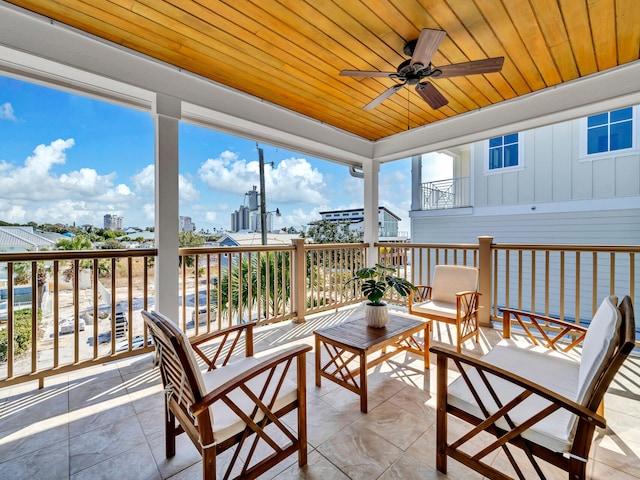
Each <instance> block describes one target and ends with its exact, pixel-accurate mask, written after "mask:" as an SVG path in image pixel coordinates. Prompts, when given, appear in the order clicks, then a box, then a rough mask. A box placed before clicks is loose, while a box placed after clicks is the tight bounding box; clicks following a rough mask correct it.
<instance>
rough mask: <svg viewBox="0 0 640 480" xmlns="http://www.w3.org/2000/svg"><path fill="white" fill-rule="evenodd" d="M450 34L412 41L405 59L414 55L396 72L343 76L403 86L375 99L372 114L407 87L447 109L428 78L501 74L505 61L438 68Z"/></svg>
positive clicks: (425, 33)
mask: <svg viewBox="0 0 640 480" xmlns="http://www.w3.org/2000/svg"><path fill="white" fill-rule="evenodd" d="M446 35H447V34H446V33H445V32H444V31H442V30H433V29H429V28H423V29H422V30H421V31H420V37H419V38H418V39H417V40H411V41H409V42H407V43H406V45H405V47H404V50H403V51H404V53H405V55H410V56H411V58H410V59H409V60H405V61H404V62H402V63H401V64H400V65H398V68H397V71H396V72H382V71H362V70H343V71H342V72H340V75H343V76H350V77H387V78H391V79H392V80H396V81H397V82H399V83H398V84H396V85H394V86H392V87H390V88H388V89H387V90H385V91H384V92H382V93H381V94H380V95H379V96H378V97H376V98H374V99H373V100H372V101H370V102H369V103H368V104H366V105H365V106H364V107H362V108H363V109H364V110H371V109H373V108H375V107H377V106H378V105H379V104H380V103H381V102H383V101H384V100H386V99H387V98H389V97H390V96H391V95H393V94H394V93H396V92H397V91H398V90H400V88H401V87H402V86H403V85H411V86H415V90H416V92H417V93H418V95H419V96H420V97H421V98H422V99H423V100H424V101H425V102H427V103H428V104H429V106H430V107H431V108H433V109H434V110H436V109H438V108H441V107H443V106H445V105H446V104H447V103H449V101H448V100H447V99H446V98H445V97H444V95H442V93H440V92H439V91H438V90H437V89H436V87H434V86H433V84H431V83H430V82H422V80H424V79H426V78H433V79H436V78H451V77H460V76H466V75H478V74H485V73H493V72H499V71H500V70H502V65H503V62H504V57H495V58H486V59H483V60H473V61H468V62H462V63H456V64H451V65H442V66H440V67H439V68H436V67H434V65H433V64H432V63H431V59H432V58H433V56H434V55H435V53H436V51H437V50H438V47H439V46H440V43H441V42H442V40H443V39H444V38H445V36H446Z"/></svg>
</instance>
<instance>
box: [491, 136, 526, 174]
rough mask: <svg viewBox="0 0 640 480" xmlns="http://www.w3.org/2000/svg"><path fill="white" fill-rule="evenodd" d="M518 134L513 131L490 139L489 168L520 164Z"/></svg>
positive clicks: (494, 168)
mask: <svg viewBox="0 0 640 480" xmlns="http://www.w3.org/2000/svg"><path fill="white" fill-rule="evenodd" d="M519 150H520V149H519V147H518V134H517V133H511V134H509V135H504V136H502V137H495V138H492V139H490V140H489V170H496V169H498V168H509V167H517V166H519V165H520V161H519V157H520V152H519Z"/></svg>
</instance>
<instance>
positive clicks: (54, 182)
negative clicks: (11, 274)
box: [0, 138, 139, 225]
mask: <svg viewBox="0 0 640 480" xmlns="http://www.w3.org/2000/svg"><path fill="white" fill-rule="evenodd" d="M74 145H75V141H74V139H73V138H68V139H66V140H63V139H58V140H55V141H53V142H51V143H50V144H49V145H44V144H41V145H38V146H37V147H36V148H35V149H34V150H33V153H32V154H31V155H30V156H28V157H27V158H26V159H25V161H24V164H23V165H18V166H16V165H14V164H10V163H7V162H2V163H0V170H2V175H1V176H0V205H6V208H2V209H1V210H2V212H3V217H5V215H10V216H11V220H10V221H12V222H16V223H26V222H30V221H34V222H38V223H43V222H54V223H55V222H61V223H67V224H72V223H74V222H75V223H76V224H81V223H91V224H94V225H100V224H101V223H102V217H103V215H104V214H105V213H107V212H113V213H115V212H128V211H132V210H137V209H138V206H137V203H138V202H139V199H138V197H137V196H136V194H135V193H134V192H132V191H131V189H130V188H129V187H128V186H127V185H125V184H115V183H114V182H115V179H116V173H115V172H111V173H108V174H106V175H101V174H99V173H98V171H96V170H95V169H93V168H81V169H79V170H71V171H67V172H65V173H62V174H60V175H58V174H56V173H55V171H54V170H53V167H54V166H56V165H64V164H65V163H66V161H67V152H68V151H69V150H70V149H71V148H72V147H73V146H74ZM5 212H8V213H5ZM3 219H7V221H9V220H8V217H5V218H3Z"/></svg>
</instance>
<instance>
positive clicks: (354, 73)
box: [340, 70, 396, 77]
mask: <svg viewBox="0 0 640 480" xmlns="http://www.w3.org/2000/svg"><path fill="white" fill-rule="evenodd" d="M394 73H396V72H377V71H373V72H367V71H364V70H342V71H341V72H340V76H342V77H388V76H389V75H392V74H394Z"/></svg>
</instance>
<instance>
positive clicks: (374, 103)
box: [362, 83, 404, 110]
mask: <svg viewBox="0 0 640 480" xmlns="http://www.w3.org/2000/svg"><path fill="white" fill-rule="evenodd" d="M402 87H404V83H398V84H396V85H394V86H393V87H391V88H388V89H387V90H385V91H384V92H382V93H381V94H380V95H378V96H377V97H376V98H374V99H373V100H371V101H370V102H369V103H367V104H366V105H365V106H364V107H362V109H363V110H373V109H374V108H376V107H377V106H378V105H380V104H381V103H382V102H384V101H385V100H386V99H387V98H389V97H390V96H391V95H393V94H394V93H396V92H397V91H398V90H400V89H401V88H402Z"/></svg>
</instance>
